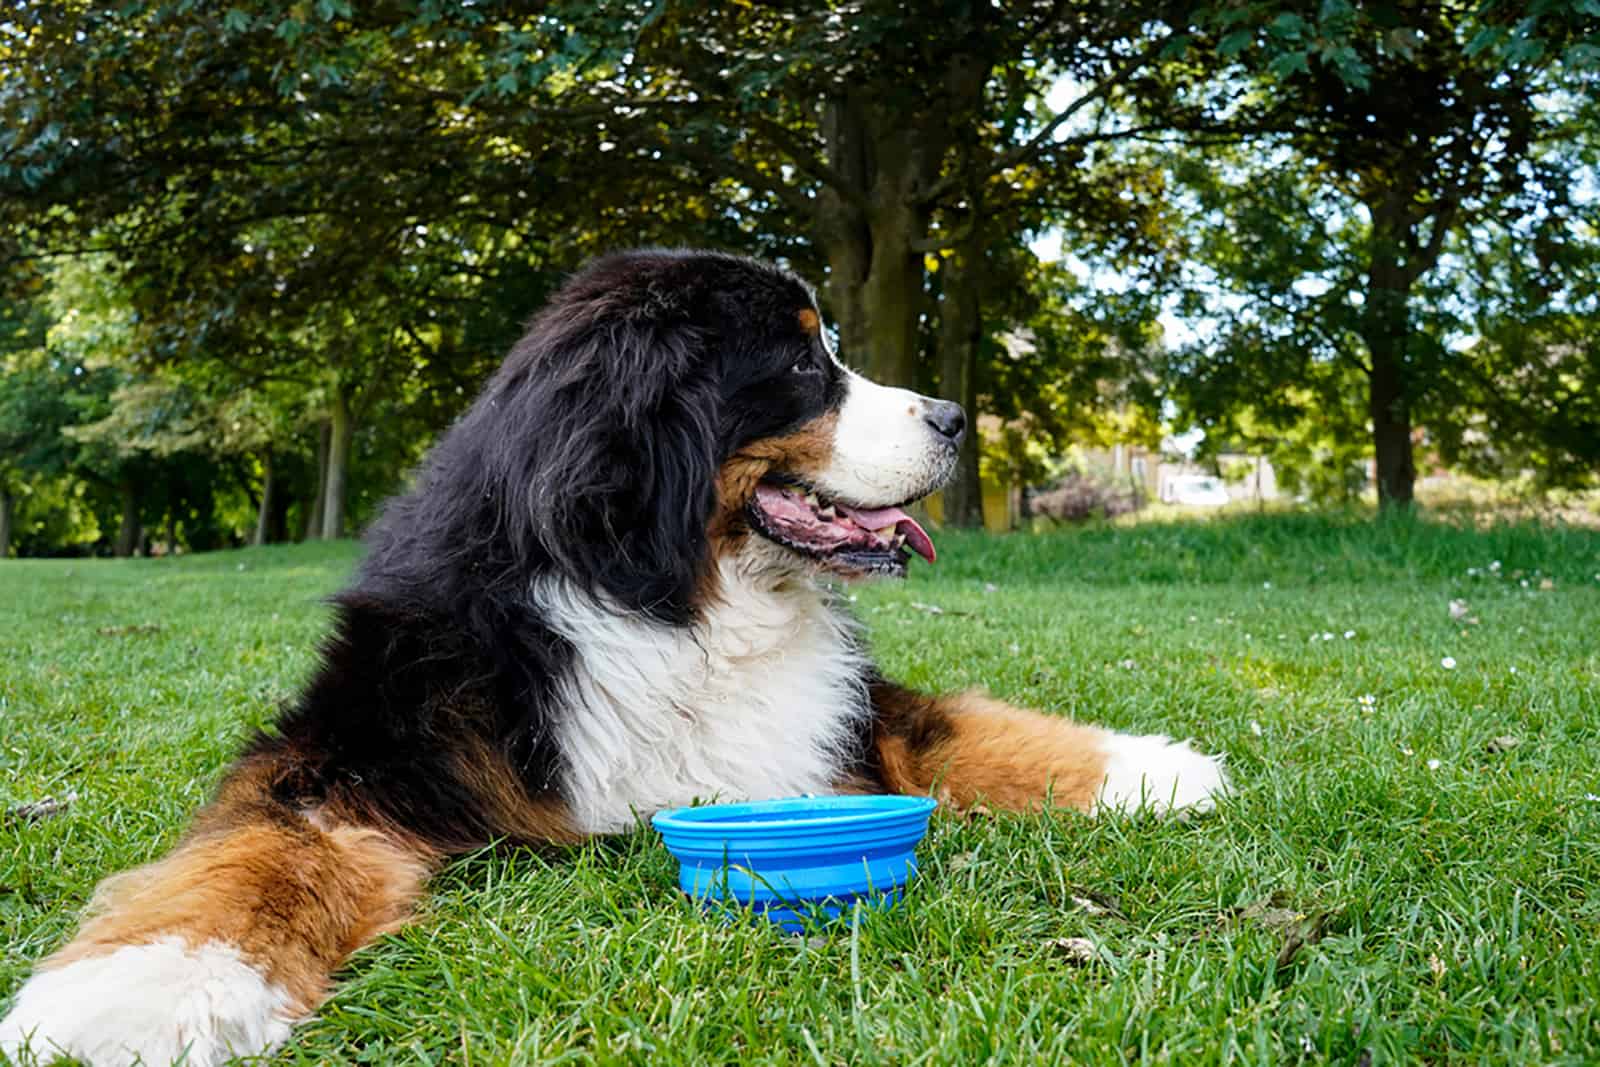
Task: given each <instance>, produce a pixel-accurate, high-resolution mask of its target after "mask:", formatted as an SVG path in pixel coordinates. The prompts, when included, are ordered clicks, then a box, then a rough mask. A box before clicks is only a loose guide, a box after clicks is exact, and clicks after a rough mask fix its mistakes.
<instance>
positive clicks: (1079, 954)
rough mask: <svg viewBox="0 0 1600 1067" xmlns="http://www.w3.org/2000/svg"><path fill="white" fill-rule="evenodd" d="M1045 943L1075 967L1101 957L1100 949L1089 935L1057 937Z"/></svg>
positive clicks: (1083, 965) (1082, 965)
mask: <svg viewBox="0 0 1600 1067" xmlns="http://www.w3.org/2000/svg"><path fill="white" fill-rule="evenodd" d="M1045 944H1046V945H1048V946H1049V947H1050V948H1051V949H1053V950H1054V951H1055V952H1056V953H1057V954H1058V955H1059V956H1061V958H1062V959H1064V960H1066V961H1067V962H1068V963H1070V964H1072V965H1073V966H1074V967H1087V966H1088V965H1089V964H1091V963H1093V962H1094V961H1095V960H1097V959H1099V958H1100V949H1099V948H1098V947H1097V946H1096V945H1095V943H1094V942H1093V941H1090V940H1089V939H1088V938H1087V937H1056V938H1051V939H1050V940H1049V941H1046V942H1045Z"/></svg>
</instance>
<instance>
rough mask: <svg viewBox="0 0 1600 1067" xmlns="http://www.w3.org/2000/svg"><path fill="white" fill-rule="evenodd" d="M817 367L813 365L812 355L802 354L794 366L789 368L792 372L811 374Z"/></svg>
mask: <svg viewBox="0 0 1600 1067" xmlns="http://www.w3.org/2000/svg"><path fill="white" fill-rule="evenodd" d="M816 369H817V368H816V367H814V366H812V365H811V357H810V356H801V357H800V358H799V359H797V360H795V361H794V366H792V367H790V368H789V373H790V374H810V373H811V372H812V371H814V370H816Z"/></svg>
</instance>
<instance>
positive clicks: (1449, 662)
mask: <svg viewBox="0 0 1600 1067" xmlns="http://www.w3.org/2000/svg"><path fill="white" fill-rule="evenodd" d="M1439 666H1441V667H1443V668H1444V669H1445V670H1447V671H1453V670H1455V669H1456V658H1455V657H1454V656H1446V657H1445V658H1444V659H1442V660H1440V661H1439Z"/></svg>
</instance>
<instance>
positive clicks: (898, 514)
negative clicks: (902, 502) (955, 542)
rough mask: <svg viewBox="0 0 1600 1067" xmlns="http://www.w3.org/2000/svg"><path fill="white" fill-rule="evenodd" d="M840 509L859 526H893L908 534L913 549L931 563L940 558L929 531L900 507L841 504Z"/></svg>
mask: <svg viewBox="0 0 1600 1067" xmlns="http://www.w3.org/2000/svg"><path fill="white" fill-rule="evenodd" d="M839 510H840V511H842V512H844V513H845V514H846V515H848V516H850V518H851V519H852V520H853V521H854V522H855V524H856V525H857V526H865V527H866V528H867V529H869V530H881V529H883V528H884V527H885V526H893V527H894V528H895V532H896V533H903V534H905V535H906V544H907V545H908V546H910V548H911V551H913V552H915V553H916V554H917V555H919V556H921V557H922V558H923V559H925V560H927V561H928V562H929V563H932V562H933V561H934V560H935V559H937V558H938V553H936V552H934V550H933V539H932V538H931V537H929V536H928V531H926V530H924V529H923V528H922V527H921V526H919V525H917V520H916V519H913V518H912V517H911V516H910V515H907V514H906V513H905V512H903V511H901V510H900V509H899V508H852V507H846V506H845V505H843V504H840V505H839Z"/></svg>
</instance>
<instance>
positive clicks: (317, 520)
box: [304, 420, 332, 541]
mask: <svg viewBox="0 0 1600 1067" xmlns="http://www.w3.org/2000/svg"><path fill="white" fill-rule="evenodd" d="M330 431H331V427H330V426H329V424H328V422H327V420H323V421H322V422H319V423H317V461H316V462H317V488H316V490H315V491H314V492H313V493H312V494H311V502H310V506H309V507H307V508H306V532H305V538H304V540H307V541H320V540H322V502H323V499H324V498H325V497H326V496H327V495H328V440H329V438H330V437H331V436H332V434H331V432H330Z"/></svg>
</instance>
